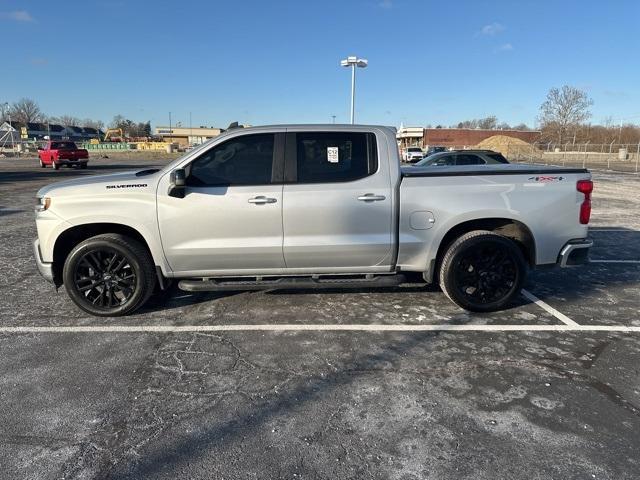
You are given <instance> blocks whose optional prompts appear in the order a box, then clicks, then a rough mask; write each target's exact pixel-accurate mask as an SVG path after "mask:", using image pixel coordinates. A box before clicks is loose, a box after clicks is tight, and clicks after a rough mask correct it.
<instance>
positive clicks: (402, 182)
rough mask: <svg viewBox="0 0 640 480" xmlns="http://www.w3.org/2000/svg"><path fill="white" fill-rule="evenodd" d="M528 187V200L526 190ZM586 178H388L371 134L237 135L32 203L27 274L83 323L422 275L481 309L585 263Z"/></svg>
mask: <svg viewBox="0 0 640 480" xmlns="http://www.w3.org/2000/svg"><path fill="white" fill-rule="evenodd" d="M533 185H535V186H536V187H537V188H527V187H531V186H533ZM592 188H593V184H592V182H591V175H590V173H589V172H588V171H587V170H585V169H580V168H560V167H546V166H534V165H509V164H499V165H498V164H495V165H467V166H452V167H442V168H438V169H434V168H432V167H414V166H406V167H401V166H400V159H399V156H398V149H397V148H396V139H395V131H394V130H393V129H391V128H386V127H375V126H355V125H349V126H344V125H343V126H339V125H312V126H310V125H290V126H277V127H252V128H246V129H233V130H228V131H227V132H225V133H223V134H221V135H219V136H217V137H216V138H214V139H212V140H210V141H209V142H207V143H206V144H203V145H201V146H199V147H198V148H196V149H194V150H193V151H191V152H189V153H187V154H186V155H184V156H182V157H181V158H179V159H177V160H175V161H173V162H171V163H169V164H168V165H166V166H165V167H164V168H162V169H149V170H142V171H138V172H135V171H131V172H122V173H115V174H111V175H103V176H92V177H83V178H78V179H73V180H69V181H66V182H63V183H57V184H52V185H49V186H46V187H44V188H42V189H40V191H39V192H38V194H37V206H36V225H37V229H38V238H37V239H36V240H35V241H34V255H35V259H36V263H37V266H38V269H39V271H40V272H41V273H42V275H44V277H45V278H46V279H48V280H49V281H51V282H53V283H54V284H55V285H56V286H60V285H62V284H64V286H65V288H66V290H67V292H68V293H69V296H70V298H71V299H72V300H73V301H74V302H75V303H76V304H77V305H78V306H79V307H80V308H81V309H83V310H85V311H86V312H89V313H91V314H94V315H99V316H117V315H124V314H128V313H131V312H133V311H134V310H136V309H138V308H139V307H141V306H142V305H144V303H145V302H146V301H147V299H149V297H150V295H151V293H152V292H153V291H154V289H155V288H156V286H158V287H159V288H166V286H167V284H168V281H169V279H176V280H177V281H178V287H179V288H181V289H183V290H186V291H191V292H194V291H195V292H199V291H222V290H258V289H277V288H287V289H291V288H304V289H317V288H364V287H390V286H396V285H399V284H401V283H403V282H405V281H406V280H407V274H411V272H419V273H420V274H421V275H422V278H423V280H424V282H425V283H427V284H430V283H439V284H440V287H441V288H442V290H443V291H444V293H445V294H446V295H447V296H448V297H449V298H450V299H451V300H453V301H454V302H455V303H456V304H458V305H459V306H461V307H462V308H465V309H467V310H471V311H480V312H485V311H493V310H496V309H501V308H504V307H506V306H508V305H509V302H510V301H511V300H512V299H513V298H514V297H515V296H516V295H518V294H519V292H520V289H521V286H522V284H523V281H524V279H525V276H526V274H527V270H528V269H529V268H534V267H536V266H550V265H560V266H562V267H564V266H567V265H571V264H579V263H584V262H586V261H587V252H588V250H589V248H590V247H591V245H592V241H591V240H589V239H588V238H587V224H588V223H589V216H590V213H591V203H590V198H591V191H592Z"/></svg>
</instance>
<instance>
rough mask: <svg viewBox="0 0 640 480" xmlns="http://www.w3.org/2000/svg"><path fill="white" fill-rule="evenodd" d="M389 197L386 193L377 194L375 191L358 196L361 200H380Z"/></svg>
mask: <svg viewBox="0 0 640 480" xmlns="http://www.w3.org/2000/svg"><path fill="white" fill-rule="evenodd" d="M386 198H387V197H385V196H384V195H376V194H375V193H365V194H364V195H361V196H359V197H358V200H360V201H361V202H379V201H380V200H385V199H386Z"/></svg>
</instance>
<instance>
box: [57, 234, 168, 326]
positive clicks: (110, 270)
mask: <svg viewBox="0 0 640 480" xmlns="http://www.w3.org/2000/svg"><path fill="white" fill-rule="evenodd" d="M62 277H63V283H64V285H65V288H66V290H67V293H68V294H69V297H71V300H73V302H74V303H75V304H76V305H77V306H78V307H80V308H81V309H82V310H84V311H85V312H88V313H91V314H93V315H97V316H120V315H127V314H129V313H131V312H133V311H135V310H136V309H138V308H140V307H141V306H142V305H143V304H144V303H145V302H146V301H147V300H148V299H149V297H150V296H151V294H152V293H153V289H154V287H155V284H156V273H155V266H154V263H153V259H152V258H151V255H150V254H149V251H148V250H147V248H146V247H145V246H144V245H143V244H142V243H140V242H139V241H138V240H136V239H134V238H131V237H128V236H125V235H120V234H115V233H108V234H102V235H97V236H95V237H91V238H89V239H87V240H84V241H83V242H81V243H79V244H78V245H77V246H76V247H75V248H74V249H73V250H72V251H71V252H70V253H69V255H68V256H67V259H66V260H65V263H64V268H63V272H62Z"/></svg>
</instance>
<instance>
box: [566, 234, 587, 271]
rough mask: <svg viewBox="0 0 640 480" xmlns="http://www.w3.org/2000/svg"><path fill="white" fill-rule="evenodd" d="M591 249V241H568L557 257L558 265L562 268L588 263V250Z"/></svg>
mask: <svg viewBox="0 0 640 480" xmlns="http://www.w3.org/2000/svg"><path fill="white" fill-rule="evenodd" d="M591 247H593V240H591V239H590V238H584V239H581V240H570V241H569V242H567V243H566V245H565V246H564V247H562V250H560V254H559V255H558V265H560V266H561V267H562V268H564V267H572V266H575V265H584V264H586V263H589V249H590V248H591Z"/></svg>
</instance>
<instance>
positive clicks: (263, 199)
mask: <svg viewBox="0 0 640 480" xmlns="http://www.w3.org/2000/svg"><path fill="white" fill-rule="evenodd" d="M277 201H278V200H277V199H275V198H270V197H265V196H264V195H259V196H257V197H253V198H250V199H249V203H255V204H256V205H264V204H265V203H276V202H277Z"/></svg>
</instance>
